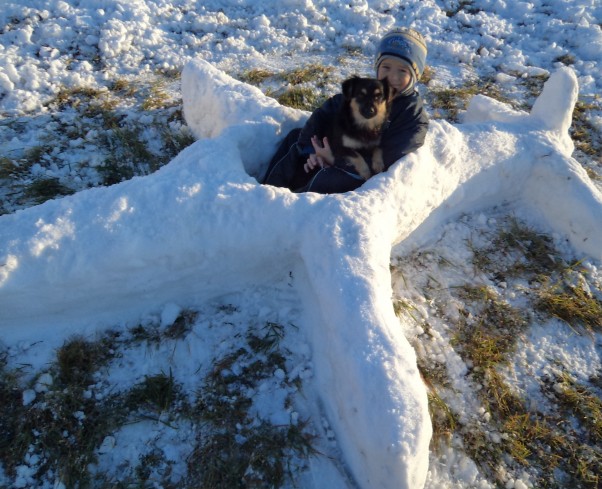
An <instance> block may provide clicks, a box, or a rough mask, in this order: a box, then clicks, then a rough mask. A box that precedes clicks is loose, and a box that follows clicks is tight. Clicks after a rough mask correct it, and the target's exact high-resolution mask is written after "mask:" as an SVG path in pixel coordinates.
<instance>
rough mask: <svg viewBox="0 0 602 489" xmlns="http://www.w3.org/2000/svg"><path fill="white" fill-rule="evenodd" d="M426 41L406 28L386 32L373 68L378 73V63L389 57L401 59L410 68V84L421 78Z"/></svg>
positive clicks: (415, 32)
mask: <svg viewBox="0 0 602 489" xmlns="http://www.w3.org/2000/svg"><path fill="white" fill-rule="evenodd" d="M426 52H427V49H426V41H425V39H424V37H423V36H422V34H420V33H419V32H418V31H416V30H414V29H410V28H408V27H397V28H395V29H393V30H392V31H389V32H387V33H386V34H385V35H384V37H383V38H382V39H381V41H380V44H379V45H378V49H377V51H376V61H375V63H374V67H375V69H376V72H377V73H378V67H379V66H380V63H381V62H382V61H383V60H385V59H387V58H390V57H395V58H398V59H401V60H402V61H405V62H407V63H408V65H409V66H410V68H412V70H411V71H412V83H410V85H411V86H413V85H414V83H416V81H417V80H419V79H420V77H421V76H422V72H423V71H424V67H425V64H426Z"/></svg>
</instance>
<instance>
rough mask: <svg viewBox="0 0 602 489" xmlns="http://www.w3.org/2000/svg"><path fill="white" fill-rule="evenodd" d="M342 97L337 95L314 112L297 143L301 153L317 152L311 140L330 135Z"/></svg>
mask: <svg viewBox="0 0 602 489" xmlns="http://www.w3.org/2000/svg"><path fill="white" fill-rule="evenodd" d="M342 97H343V96H342V95H341V94H337V95H335V96H334V97H331V98H329V99H328V100H326V102H324V103H323V104H322V105H321V106H320V107H318V108H317V109H316V110H314V111H313V112H312V114H311V116H310V117H309V119H308V120H307V122H306V123H305V125H304V126H303V129H302V130H301V134H300V135H299V139H298V141H297V145H298V147H299V151H300V152H301V153H303V154H310V153H314V152H315V151H314V149H313V146H312V144H311V138H312V137H313V136H318V137H320V138H323V137H325V136H328V135H329V134H330V130H331V129H332V121H333V120H334V118H335V116H336V113H337V111H338V110H339V107H340V104H341V100H342Z"/></svg>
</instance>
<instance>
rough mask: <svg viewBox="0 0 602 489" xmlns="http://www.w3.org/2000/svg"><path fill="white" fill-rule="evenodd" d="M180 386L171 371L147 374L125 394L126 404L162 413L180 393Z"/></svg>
mask: <svg viewBox="0 0 602 489" xmlns="http://www.w3.org/2000/svg"><path fill="white" fill-rule="evenodd" d="M180 391H181V388H180V386H179V385H178V384H177V383H176V382H175V380H174V378H173V375H172V372H171V371H170V372H169V375H167V374H165V373H163V372H161V373H159V374H156V375H147V376H145V378H144V380H143V381H142V382H140V383H139V384H138V385H136V386H134V387H133V388H132V389H131V390H130V392H129V393H128V395H127V404H128V405H129V406H133V407H134V408H137V409H141V408H142V409H148V410H151V411H153V412H157V413H163V412H165V411H168V410H169V409H170V408H171V407H172V405H173V404H174V402H175V401H176V399H177V398H178V397H179V395H180Z"/></svg>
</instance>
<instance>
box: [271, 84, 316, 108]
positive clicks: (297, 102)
mask: <svg viewBox="0 0 602 489" xmlns="http://www.w3.org/2000/svg"><path fill="white" fill-rule="evenodd" d="M276 100H278V103H280V104H281V105H286V106H287V107H292V108H294V109H301V110H308V111H313V110H315V109H317V108H318V107H319V106H320V103H321V99H320V97H319V96H318V95H317V94H316V92H315V90H314V89H312V88H303V87H293V88H290V89H288V90H285V91H284V93H282V94H280V95H278V96H276Z"/></svg>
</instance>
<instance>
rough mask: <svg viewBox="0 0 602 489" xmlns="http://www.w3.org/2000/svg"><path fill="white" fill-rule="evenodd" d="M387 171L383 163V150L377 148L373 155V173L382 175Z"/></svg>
mask: <svg viewBox="0 0 602 489" xmlns="http://www.w3.org/2000/svg"><path fill="white" fill-rule="evenodd" d="M384 170H385V162H384V161H383V150H382V149H380V148H375V149H374V152H373V153H372V171H374V173H375V174H376V173H380V172H382V171H384Z"/></svg>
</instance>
